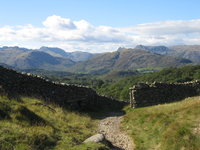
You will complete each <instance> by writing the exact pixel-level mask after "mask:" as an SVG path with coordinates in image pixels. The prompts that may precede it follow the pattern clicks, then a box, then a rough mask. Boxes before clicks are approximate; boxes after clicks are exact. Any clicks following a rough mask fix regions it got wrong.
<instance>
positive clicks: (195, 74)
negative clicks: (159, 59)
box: [97, 65, 200, 100]
mask: <svg viewBox="0 0 200 150" xmlns="http://www.w3.org/2000/svg"><path fill="white" fill-rule="evenodd" d="M192 80H200V66H199V65H197V66H185V67H181V68H166V69H163V70H161V71H158V72H153V73H148V74H144V75H139V76H132V77H127V78H124V79H121V80H119V81H115V82H112V83H107V84H106V83H105V84H103V85H102V86H101V88H99V89H97V91H98V92H99V93H100V94H103V95H107V96H111V97H114V98H116V99H120V100H129V88H130V87H132V86H133V85H134V84H136V83H138V82H150V83H152V82H154V81H157V82H167V83H170V82H186V81H192Z"/></svg>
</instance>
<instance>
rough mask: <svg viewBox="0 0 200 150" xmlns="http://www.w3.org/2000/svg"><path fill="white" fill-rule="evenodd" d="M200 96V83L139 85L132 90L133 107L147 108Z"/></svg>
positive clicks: (131, 100)
mask: <svg viewBox="0 0 200 150" xmlns="http://www.w3.org/2000/svg"><path fill="white" fill-rule="evenodd" d="M197 95H200V81H195V82H186V83H174V84H167V83H157V82H154V83H152V84H148V83H138V84H137V85H134V86H133V87H132V88H130V105H131V107H134V108H137V107H145V106H152V105H157V104H164V103H170V102H174V101H179V100H182V99H184V98H187V97H191V96H197Z"/></svg>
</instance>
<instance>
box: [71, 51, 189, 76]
mask: <svg viewBox="0 0 200 150" xmlns="http://www.w3.org/2000/svg"><path fill="white" fill-rule="evenodd" d="M189 63H191V61H190V60H187V59H181V58H174V57H171V56H162V55H159V54H155V53H150V52H147V51H144V50H141V49H125V50H122V51H116V52H112V53H105V54H99V55H96V56H94V57H92V58H91V59H89V60H88V61H86V62H83V63H80V64H77V65H75V66H74V67H73V69H72V70H73V71H79V72H90V73H99V74H103V73H107V72H110V71H113V70H129V69H130V70H133V69H138V68H148V67H169V66H181V65H185V64H189ZM74 68H75V69H74Z"/></svg>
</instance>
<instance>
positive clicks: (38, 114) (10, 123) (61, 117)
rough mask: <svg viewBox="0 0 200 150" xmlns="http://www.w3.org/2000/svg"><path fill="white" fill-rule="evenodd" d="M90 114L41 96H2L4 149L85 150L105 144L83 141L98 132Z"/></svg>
mask: <svg viewBox="0 0 200 150" xmlns="http://www.w3.org/2000/svg"><path fill="white" fill-rule="evenodd" d="M96 124H97V121H96V120H92V119H91V118H90V117H89V116H87V115H84V114H80V113H75V112H71V111H67V110H63V109H62V108H60V107H58V106H55V105H50V104H48V105H47V104H44V102H42V101H40V100H38V99H32V98H22V99H21V100H18V101H17V100H14V99H12V100H9V99H8V98H7V97H6V96H0V135H1V137H0V149H1V150H8V149H9V150H12V149H15V150H44V149H48V150H49V149H55V150H57V149H59V150H62V149H63V150H66V149H67V150H70V149H73V150H81V149H83V150H85V149H100V148H105V147H104V146H103V145H101V144H82V142H83V141H84V140H85V139H86V138H87V137H89V136H91V135H93V134H94V133H95V128H96Z"/></svg>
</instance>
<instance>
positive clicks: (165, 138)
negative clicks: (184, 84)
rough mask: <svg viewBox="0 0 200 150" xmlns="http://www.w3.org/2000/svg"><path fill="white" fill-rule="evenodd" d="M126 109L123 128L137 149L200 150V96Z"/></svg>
mask: <svg viewBox="0 0 200 150" xmlns="http://www.w3.org/2000/svg"><path fill="white" fill-rule="evenodd" d="M125 111H126V115H125V118H124V121H123V129H124V131H126V132H128V134H129V135H130V136H131V137H132V138H133V139H134V142H135V145H136V150H153V149H154V150H155V149H157V150H199V149H200V97H193V98H187V99H185V100H183V101H180V102H176V103H171V104H164V105H157V106H152V107H144V108H137V109H132V108H126V109H125ZM197 131H198V132H197Z"/></svg>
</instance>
